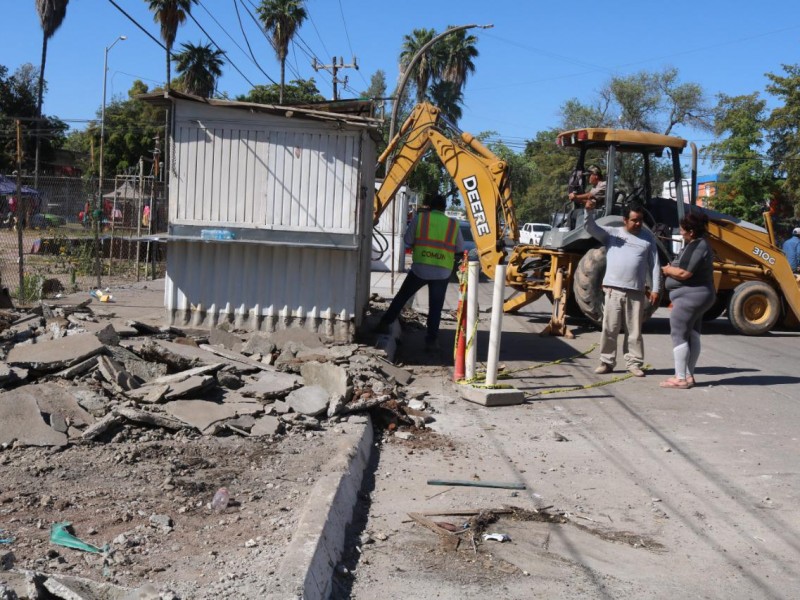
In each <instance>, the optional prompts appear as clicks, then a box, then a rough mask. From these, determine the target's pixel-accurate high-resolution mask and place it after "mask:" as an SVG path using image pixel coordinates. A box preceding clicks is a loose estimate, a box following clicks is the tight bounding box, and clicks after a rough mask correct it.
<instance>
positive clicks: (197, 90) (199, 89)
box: [172, 43, 225, 98]
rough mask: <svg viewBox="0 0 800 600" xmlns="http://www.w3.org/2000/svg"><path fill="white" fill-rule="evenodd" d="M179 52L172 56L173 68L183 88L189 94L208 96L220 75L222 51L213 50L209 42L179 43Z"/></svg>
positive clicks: (214, 87)
mask: <svg viewBox="0 0 800 600" xmlns="http://www.w3.org/2000/svg"><path fill="white" fill-rule="evenodd" d="M181 48H182V49H183V50H182V51H181V52H179V53H178V54H176V55H175V56H173V57H172V60H173V61H174V62H175V70H176V71H177V72H178V74H179V76H180V83H181V85H182V86H183V90H184V91H185V92H188V93H189V94H194V95H195V96H200V97H201V98H210V97H211V96H212V95H213V94H214V90H215V89H216V87H217V79H218V78H219V77H220V76H221V75H222V65H223V64H224V63H225V61H224V60H223V58H222V57H223V56H224V55H225V53H224V52H222V51H221V50H215V49H213V48H212V47H211V44H210V43H209V44H205V45H203V44H197V45H195V44H181Z"/></svg>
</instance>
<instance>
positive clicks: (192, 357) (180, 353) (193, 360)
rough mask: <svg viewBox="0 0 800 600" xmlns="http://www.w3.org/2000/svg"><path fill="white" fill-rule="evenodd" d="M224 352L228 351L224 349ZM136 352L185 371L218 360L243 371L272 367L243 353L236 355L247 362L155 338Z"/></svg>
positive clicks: (211, 363) (217, 361)
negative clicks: (257, 361)
mask: <svg viewBox="0 0 800 600" xmlns="http://www.w3.org/2000/svg"><path fill="white" fill-rule="evenodd" d="M208 348H212V349H214V350H219V349H218V348H213V347H212V346H208ZM225 352H229V351H227V350H226V351H225ZM137 353H138V354H140V355H141V356H143V357H144V358H146V359H148V360H154V361H158V362H163V363H166V364H168V365H169V366H170V368H172V369H173V370H174V371H186V370H188V369H193V368H194V367H197V366H200V365H213V364H216V363H219V362H222V363H224V364H226V365H229V366H231V367H233V368H235V369H236V370H238V371H241V372H244V373H248V372H253V371H256V370H261V369H262V368H264V369H271V368H272V367H269V366H267V365H264V364H261V363H256V361H252V360H250V359H249V358H247V357H246V356H244V355H240V354H239V355H236V356H239V357H241V358H242V359H244V361H247V362H244V361H241V360H232V359H230V358H228V357H227V356H225V357H221V354H219V352H217V353H215V352H209V351H208V350H205V349H203V348H195V347H192V346H186V345H184V344H177V343H175V342H168V341H165V340H157V339H156V340H148V342H147V343H145V344H144V345H142V346H141V348H139V349H138V352H137Z"/></svg>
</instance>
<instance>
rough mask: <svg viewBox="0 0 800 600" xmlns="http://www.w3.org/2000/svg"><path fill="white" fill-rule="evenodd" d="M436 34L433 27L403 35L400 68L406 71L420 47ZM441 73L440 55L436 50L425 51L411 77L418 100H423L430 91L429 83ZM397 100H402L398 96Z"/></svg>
mask: <svg viewBox="0 0 800 600" xmlns="http://www.w3.org/2000/svg"><path fill="white" fill-rule="evenodd" d="M435 36H436V31H435V30H433V29H415V30H414V31H412V32H411V35H406V36H404V37H403V49H402V50H401V52H400V68H401V70H403V71H405V70H406V69H407V68H408V66H409V64H410V63H411V61H412V60H413V58H414V57H415V56H416V55H417V53H418V52H419V51H420V49H421V48H422V47H423V46H424V45H425V44H427V43H428V42H430V41H431V40H432V39H433V38H434V37H435ZM438 73H439V56H438V54H437V53H436V52H435V51H434V52H425V53H423V54H422V55H421V56H420V57H419V60H417V63H416V65H414V71H413V72H412V75H411V78H412V79H413V80H414V87H416V88H417V102H423V101H424V100H425V98H426V95H427V92H428V85H429V84H430V82H431V80H432V79H434V78H435V77H436V76H437V75H438ZM395 101H396V102H402V98H397V99H396V100H395Z"/></svg>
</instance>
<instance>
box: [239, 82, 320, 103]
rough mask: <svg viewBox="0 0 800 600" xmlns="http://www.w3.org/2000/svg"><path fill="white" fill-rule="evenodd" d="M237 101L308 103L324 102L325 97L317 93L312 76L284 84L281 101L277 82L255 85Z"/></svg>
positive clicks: (279, 87)
mask: <svg viewBox="0 0 800 600" xmlns="http://www.w3.org/2000/svg"><path fill="white" fill-rule="evenodd" d="M236 100H237V101H239V102H255V103H256V104H284V103H285V104H286V105H292V104H309V103H312V102H324V101H325V97H324V96H323V95H322V94H320V93H319V90H318V89H317V84H316V83H315V82H314V78H313V77H312V78H311V79H294V80H292V81H290V82H289V83H288V84H286V85H285V86H284V89H283V100H284V102H281V86H280V85H279V84H275V83H273V84H270V85H257V86H255V87H254V88H253V89H251V90H250V91H249V92H248V93H247V94H245V95H240V96H237V97H236Z"/></svg>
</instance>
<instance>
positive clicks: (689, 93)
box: [561, 69, 713, 135]
mask: <svg viewBox="0 0 800 600" xmlns="http://www.w3.org/2000/svg"><path fill="white" fill-rule="evenodd" d="M712 117H713V110H712V109H711V108H710V107H709V106H708V105H707V103H706V100H705V97H704V94H703V89H702V87H701V86H700V85H698V84H695V83H680V82H679V81H678V71H677V69H664V70H663V71H661V72H658V73H650V72H646V71H642V72H640V73H635V74H633V75H626V76H624V77H612V78H611V79H610V80H609V81H608V82H607V83H606V84H605V85H604V86H603V87H602V88H601V90H600V92H599V98H598V99H597V100H595V101H594V102H593V103H592V102H590V103H585V102H581V101H580V100H577V99H575V98H573V99H570V100H568V101H567V102H565V103H564V104H563V105H562V107H561V121H562V126H563V128H564V129H575V128H577V127H610V126H614V127H619V128H621V129H635V130H640V131H652V132H657V133H663V134H664V135H669V134H670V133H671V132H672V130H673V129H674V128H675V127H676V126H678V125H683V126H688V127H693V128H695V129H699V130H702V131H711V130H712V129H713V123H712Z"/></svg>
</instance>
